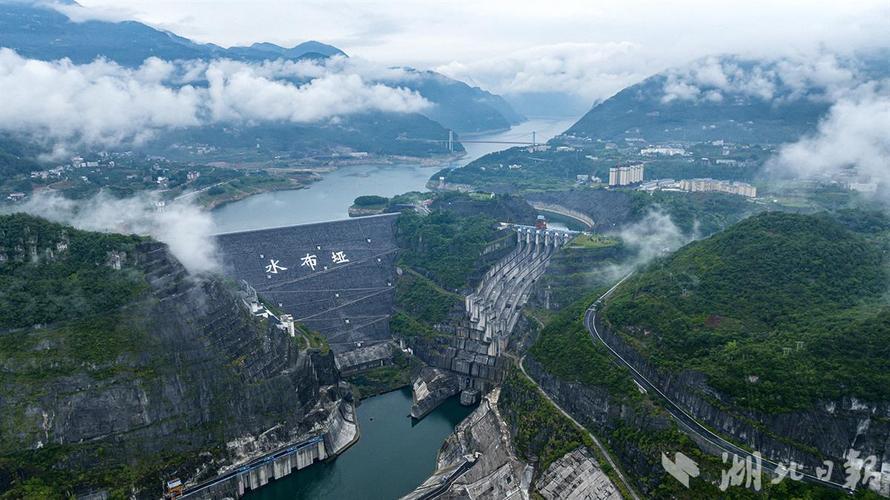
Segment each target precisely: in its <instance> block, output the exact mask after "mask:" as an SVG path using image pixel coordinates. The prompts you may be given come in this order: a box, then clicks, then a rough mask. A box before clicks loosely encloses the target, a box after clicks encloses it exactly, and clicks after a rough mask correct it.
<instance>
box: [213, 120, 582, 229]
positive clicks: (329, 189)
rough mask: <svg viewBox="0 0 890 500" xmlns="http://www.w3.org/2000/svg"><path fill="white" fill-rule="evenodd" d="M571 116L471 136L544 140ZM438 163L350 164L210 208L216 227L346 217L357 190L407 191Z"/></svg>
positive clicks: (471, 150)
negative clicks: (300, 183) (304, 182)
mask: <svg viewBox="0 0 890 500" xmlns="http://www.w3.org/2000/svg"><path fill="white" fill-rule="evenodd" d="M574 122H575V120H574V119H552V118H546V119H545V118H537V119H532V120H528V121H526V122H524V123H522V124H520V125H517V126H516V127H513V128H512V129H510V130H508V131H505V132H499V133H494V134H484V135H477V136H473V137H472V139H474V140H487V141H528V142H531V138H532V137H531V134H532V131H535V132H537V140H538V141H539V142H545V141H547V140H548V139H550V138H551V137H553V136H555V135H557V134H559V133H561V132H563V131H565V130H566V129H567V128H569V127H570V126H571V125H572V123H574ZM505 147H509V146H507V145H504V144H467V145H466V149H467V155H466V156H465V157H463V158H461V159H460V161H458V162H455V163H454V165H453V166H454V167H459V166H462V165H466V164H467V163H469V162H471V161H473V160H475V159H476V158H479V157H480V156H483V155H486V154H488V153H492V152H494V151H498V150H501V149H504V148H505ZM441 168H442V167H424V166H421V165H419V164H410V163H409V164H399V165H386V166H381V165H355V166H350V167H344V168H340V169H337V170H335V171H334V172H331V173H327V174H324V177H323V178H322V179H321V180H320V181H318V182H314V183H312V184H310V185H309V186H307V187H306V188H304V189H291V190H287V191H274V192H270V193H262V194H258V195H254V196H250V197H248V198H245V199H243V200H240V201H236V202H233V203H229V204H226V205H223V206H221V207H219V208H217V209H216V210H214V211H213V218H214V222H215V224H216V229H217V231H219V232H221V233H227V232H233V231H247V230H251V229H262V228H267V227H277V226H289V225H293V224H305V223H309V222H326V221H330V220H337V219H343V218H346V217H347V216H348V215H347V210H348V209H349V206H350V205H352V201H353V200H354V199H355V198H356V197H358V196H361V195H363V194H376V195H380V196H387V197H389V196H394V195H397V194H402V193H407V192H409V191H426V190H427V189H426V182H427V181H428V180H429V178H430V177H431V176H432V175H433V174H435V173H436V172H438V171H439V170H441Z"/></svg>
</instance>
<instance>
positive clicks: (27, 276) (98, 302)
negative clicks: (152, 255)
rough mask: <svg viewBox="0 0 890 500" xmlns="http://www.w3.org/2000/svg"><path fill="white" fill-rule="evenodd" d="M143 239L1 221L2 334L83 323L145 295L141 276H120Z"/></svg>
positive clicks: (127, 272)
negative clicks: (119, 265)
mask: <svg viewBox="0 0 890 500" xmlns="http://www.w3.org/2000/svg"><path fill="white" fill-rule="evenodd" d="M140 241H142V239H141V238H139V237H137V236H122V235H116V234H101V233H91V232H86V231H77V230H74V229H72V228H68V227H65V226H62V225H59V224H54V223H51V222H48V221H45V220H43V219H39V218H36V217H32V216H29V215H24V214H13V215H7V216H0V255H2V256H3V257H5V260H0V328H19V327H27V326H31V325H35V324H46V323H53V322H57V321H63V320H69V319H75V318H83V317H86V316H90V315H94V314H97V313H100V312H103V311H108V310H114V309H117V308H119V307H120V306H122V305H124V304H126V303H128V302H129V301H130V300H132V299H133V298H134V297H136V296H137V295H138V294H140V293H141V292H142V291H143V290H145V286H146V285H145V283H144V281H143V279H142V276H141V274H140V273H138V272H136V271H134V270H133V269H131V268H128V267H126V266H125V267H124V268H123V269H121V270H114V269H113V268H112V267H111V265H110V260H111V255H112V253H113V252H117V253H118V254H120V255H126V254H128V253H129V254H132V252H133V250H134V249H135V247H136V245H137V244H138V243H139V242H140Z"/></svg>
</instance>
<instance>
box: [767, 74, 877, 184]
mask: <svg viewBox="0 0 890 500" xmlns="http://www.w3.org/2000/svg"><path fill="white" fill-rule="evenodd" d="M888 130H890V82H888V81H884V82H872V83H869V84H866V85H863V86H861V87H859V88H857V89H855V90H854V91H852V92H851V93H850V95H848V96H845V97H843V98H841V99H840V100H839V101H838V102H837V103H835V104H834V105H833V106H832V107H831V110H830V111H829V113H828V115H827V116H826V117H825V118H824V119H823V120H822V121H821V122H820V123H819V126H818V128H817V130H816V132H815V133H813V134H811V135H809V136H807V137H804V138H802V139H801V140H799V141H797V142H795V143H792V144H787V145H785V146H783V147H782V148H781V149H780V150H779V153H778V154H777V155H776V157H775V158H773V159H772V160H771V161H770V162H769V163H768V164H767V169H768V171H770V172H771V173H774V174H785V173H789V172H790V173H793V174H796V175H799V176H801V177H807V178H814V177H829V178H832V177H833V178H852V180H858V181H859V182H867V181H871V182H882V183H885V184H886V185H890V135H888V133H887V131H888Z"/></svg>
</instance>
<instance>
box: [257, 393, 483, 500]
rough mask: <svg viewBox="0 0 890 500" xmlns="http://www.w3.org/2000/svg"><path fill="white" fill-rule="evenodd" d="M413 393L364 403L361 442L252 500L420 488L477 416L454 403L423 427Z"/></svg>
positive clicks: (378, 495)
mask: <svg viewBox="0 0 890 500" xmlns="http://www.w3.org/2000/svg"><path fill="white" fill-rule="evenodd" d="M410 409H411V389H408V388H404V389H401V390H398V391H393V392H389V393H387V394H383V395H380V396H375V397H372V398H369V399H366V400H364V401H362V404H361V406H359V408H358V420H359V428H360V429H361V433H362V435H361V439H359V440H358V442H357V443H355V444H354V445H353V446H352V448H349V449H348V450H347V451H346V452H345V453H343V454H342V455H341V456H339V457H337V458H336V459H335V460H333V461H331V462H325V463H320V464H315V465H312V466H310V467H308V468H306V469H303V470H301V471H298V472H295V473H293V474H291V475H290V476H287V477H285V478H283V479H281V480H280V481H274V482H272V483H270V484H269V485H267V486H264V487H262V488H260V489H259V490H257V491H256V492H254V493H253V494H251V495H250V496H248V497H247V498H248V499H249V500H284V499H295V498H313V499H314V498H323V499H327V498H332V499H339V498H344V499H346V498H356V499H358V498H361V499H368V500H375V499H380V500H391V499H394V498H399V497H400V496H402V495H405V494H407V493H409V492H410V491H412V490H413V489H414V488H416V487H417V486H418V485H419V484H420V483H421V482H423V481H424V480H426V478H427V477H429V475H430V474H431V473H432V472H433V471H434V470H435V469H436V454H437V453H438V451H439V448H440V447H441V446H442V442H443V441H444V440H445V438H446V437H448V435H449V434H451V432H452V431H453V430H454V427H455V426H456V425H457V424H458V423H459V422H460V421H461V420H463V419H464V418H465V417H466V416H467V415H469V414H470V412H471V411H472V409H471V408H466V407H463V406H461V405H460V403H459V402H458V401H457V398H451V399H449V400H448V401H446V402H445V403H444V404H443V405H442V406H440V407H439V408H437V409H436V410H435V411H433V412H432V413H430V414H429V415H427V416H426V417H425V418H424V419H423V420H420V421H419V422H417V421H413V420H412V419H411V417H410V416H409V411H410Z"/></svg>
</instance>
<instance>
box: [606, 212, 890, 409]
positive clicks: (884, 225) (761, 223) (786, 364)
mask: <svg viewBox="0 0 890 500" xmlns="http://www.w3.org/2000/svg"><path fill="white" fill-rule="evenodd" d="M888 230H890V221H888V219H887V218H886V217H885V216H884V215H881V214H873V213H868V212H860V211H851V212H844V213H841V214H840V215H838V216H836V217H832V216H829V215H825V214H821V215H795V214H788V213H780V212H770V213H764V214H761V215H757V216H754V217H751V218H749V219H747V220H745V221H743V222H740V223H739V224H737V225H735V226H733V227H731V228H730V229H728V230H726V231H724V232H721V233H718V234H716V235H714V236H712V237H710V238H708V239H705V240H701V241H698V242H695V243H691V244H690V245H688V246H686V247H684V248H683V249H681V250H679V251H678V252H676V253H675V254H673V255H671V256H670V257H667V258H664V259H662V260H659V261H656V262H655V263H653V264H652V265H650V266H649V268H648V269H646V270H645V271H643V272H641V273H640V274H639V275H637V276H634V277H632V278H631V279H630V280H628V281H627V282H626V283H624V284H623V285H622V286H621V287H619V288H618V290H617V291H616V293H615V295H614V297H613V298H612V299H610V301H609V303H608V305H607V307H606V308H605V310H604V317H605V318H606V320H607V322H608V323H609V324H611V325H612V326H613V327H614V328H616V329H617V330H618V331H620V332H623V333H624V334H626V335H627V338H628V339H629V340H630V341H631V342H632V343H633V345H634V346H636V347H637V348H638V349H639V350H640V351H641V352H642V353H644V354H645V355H646V356H647V357H648V358H649V359H650V360H651V361H652V362H653V363H654V364H655V365H657V366H659V367H661V368H663V369H665V370H668V371H672V372H680V371H683V370H695V371H700V372H703V373H705V374H706V375H707V376H708V381H709V383H710V384H712V385H713V386H714V387H715V388H716V389H717V390H719V391H721V392H722V393H724V394H726V395H727V396H729V397H730V398H732V400H733V401H734V403H735V404H738V405H740V406H742V407H747V408H751V409H755V410H760V411H764V412H780V411H790V410H801V409H807V408H811V407H813V406H814V405H816V404H817V403H818V402H820V401H826V400H837V399H840V398H844V397H855V398H858V399H864V400H871V401H886V400H890V392H888V391H887V390H886V388H887V387H890V385H888V380H886V378H887V376H888V373H890V366H888V364H887V363H888V359H890V351H888V346H890V331H888V330H887V329H886V327H885V326H886V322H887V321H888V317H890V308H888V307H887V306H886V304H885V303H884V301H883V299H882V298H881V297H882V294H883V293H884V292H885V291H886V289H887V274H886V271H885V265H886V263H885V257H884V255H885V252H886V248H887V245H888ZM786 348H787V349H790V350H791V351H792V352H793V355H789V353H788V352H787V350H786ZM789 380H794V381H795V383H794V384H788V383H787V381H789ZM879 380H884V382H880V383H879V382H878V381H879Z"/></svg>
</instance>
